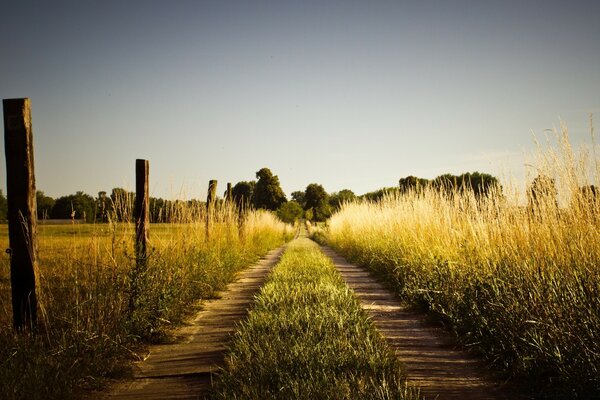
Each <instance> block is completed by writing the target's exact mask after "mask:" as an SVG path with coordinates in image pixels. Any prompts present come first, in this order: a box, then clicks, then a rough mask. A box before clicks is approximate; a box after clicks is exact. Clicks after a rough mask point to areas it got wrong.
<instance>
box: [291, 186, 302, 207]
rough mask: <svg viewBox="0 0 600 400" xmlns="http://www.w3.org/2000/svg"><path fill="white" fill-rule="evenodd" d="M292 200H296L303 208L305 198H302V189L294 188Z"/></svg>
mask: <svg viewBox="0 0 600 400" xmlns="http://www.w3.org/2000/svg"><path fill="white" fill-rule="evenodd" d="M292 200H294V201H296V202H297V203H298V204H300V205H301V206H302V208H304V203H305V198H304V192H303V191H301V190H296V191H295V192H292Z"/></svg>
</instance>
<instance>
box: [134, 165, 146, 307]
mask: <svg viewBox="0 0 600 400" xmlns="http://www.w3.org/2000/svg"><path fill="white" fill-rule="evenodd" d="M149 172H150V165H149V163H148V160H140V159H138V160H135V209H134V216H135V270H134V271H133V273H132V276H131V293H130V297H129V312H130V313H133V312H134V310H135V303H136V301H137V297H138V295H139V290H140V288H139V286H140V284H139V279H140V276H141V273H142V272H143V271H144V270H145V269H146V267H147V265H148V253H147V249H148V237H149V232H150V210H149V192H150V191H149V183H148V177H149Z"/></svg>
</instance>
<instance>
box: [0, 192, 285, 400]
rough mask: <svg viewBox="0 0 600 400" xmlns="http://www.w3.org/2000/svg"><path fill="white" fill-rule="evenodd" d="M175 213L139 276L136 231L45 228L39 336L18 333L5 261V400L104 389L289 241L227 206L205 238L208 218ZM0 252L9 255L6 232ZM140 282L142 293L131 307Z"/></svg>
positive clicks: (1, 287)
mask: <svg viewBox="0 0 600 400" xmlns="http://www.w3.org/2000/svg"><path fill="white" fill-rule="evenodd" d="M170 211H171V212H173V211H174V210H170ZM175 211H176V212H178V214H177V215H179V217H180V218H178V221H179V222H178V223H173V224H152V225H151V227H150V246H149V256H148V267H147V268H146V269H145V270H144V271H141V272H140V273H139V274H138V275H137V276H133V273H132V271H134V266H135V256H134V250H133V249H134V226H133V224H132V223H126V222H125V223H122V222H120V223H114V222H110V223H108V224H96V225H91V224H83V225H67V226H51V225H47V226H45V225H40V226H39V289H38V290H39V293H40V295H39V300H40V302H39V303H40V304H39V306H40V310H41V313H40V314H41V316H40V330H39V334H38V335H34V336H28V335H15V334H14V333H13V330H12V322H11V318H12V310H11V306H10V278H9V259H8V256H4V257H2V261H1V264H0V360H2V361H0V398H6V399H12V398H14V399H20V398H23V399H24V398H27V399H38V398H39V399H46V398H68V397H74V396H75V397H76V396H77V395H78V394H79V393H80V392H81V390H85V389H91V388H98V387H101V386H102V384H103V382H104V380H105V378H106V377H111V376H115V375H120V374H122V373H126V368H125V369H123V362H125V364H126V363H127V360H129V359H135V358H136V354H135V352H136V349H137V348H138V347H139V345H140V343H144V342H148V341H156V340H164V339H165V338H167V336H168V330H169V327H170V326H172V325H174V324H177V323H179V322H181V321H182V319H183V318H184V317H185V316H186V315H187V314H189V313H190V312H191V311H193V310H194V307H195V306H194V305H193V304H194V303H195V302H196V301H197V300H200V299H202V298H207V297H210V296H213V295H214V293H215V291H216V290H219V289H221V288H223V287H224V285H225V284H227V283H228V282H230V281H231V280H232V279H233V278H234V276H235V273H236V272H237V271H239V270H240V269H241V268H243V267H244V266H247V265H249V264H251V263H252V262H253V261H255V260H256V259H257V258H258V257H259V256H260V255H262V254H264V253H266V252H267V251H268V250H269V249H271V248H273V247H276V246H278V245H280V244H282V243H283V242H284V241H286V240H288V239H290V238H291V236H292V232H291V229H290V228H291V227H289V226H287V225H284V224H283V223H281V222H279V220H277V219H276V218H275V217H274V216H273V215H272V214H270V213H266V212H262V211H251V212H248V213H245V214H243V215H244V218H243V221H240V220H239V217H238V213H237V211H236V210H234V209H232V208H230V207H225V206H222V207H219V208H218V209H217V210H216V211H215V214H214V216H213V221H212V223H211V224H210V228H209V238H207V237H206V225H205V223H204V220H205V218H204V215H205V214H204V210H201V209H197V208H196V209H190V208H186V206H185V205H184V204H183V203H181V204H179V206H178V210H175ZM127 212H130V210H125V211H124V213H127ZM172 215H173V214H172ZM0 246H5V248H6V247H8V240H7V228H6V226H1V227H0ZM133 281H135V282H136V285H137V286H138V287H139V288H140V290H139V295H138V296H136V297H135V298H134V299H133V301H132V300H131V290H130V288H131V284H132V282H133ZM132 305H133V307H132Z"/></svg>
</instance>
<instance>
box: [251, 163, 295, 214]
mask: <svg viewBox="0 0 600 400" xmlns="http://www.w3.org/2000/svg"><path fill="white" fill-rule="evenodd" d="M256 178H257V179H258V181H257V182H256V186H255V188H254V198H253V203H254V208H256V209H259V208H263V209H266V210H271V211H275V210H277V209H278V208H279V207H281V205H282V204H283V203H285V202H286V201H287V199H286V198H285V194H284V193H283V190H281V186H280V184H279V178H278V177H277V175H273V173H272V172H271V170H270V169H269V168H262V169H261V170H260V171H258V172H257V173H256Z"/></svg>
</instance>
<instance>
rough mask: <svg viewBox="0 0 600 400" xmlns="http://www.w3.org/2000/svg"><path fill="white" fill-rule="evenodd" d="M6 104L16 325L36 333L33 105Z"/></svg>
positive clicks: (21, 101) (21, 102)
mask: <svg viewBox="0 0 600 400" xmlns="http://www.w3.org/2000/svg"><path fill="white" fill-rule="evenodd" d="M2 105H3V109H4V150H5V153H6V184H7V185H6V186H7V187H6V189H7V190H6V195H7V202H8V238H9V246H10V249H9V250H8V252H9V253H10V255H11V257H10V282H11V287H12V308H13V325H14V328H15V329H16V330H17V331H19V332H21V331H23V330H24V329H31V330H32V331H33V330H34V329H35V328H36V326H37V297H36V276H37V237H36V234H37V232H36V230H37V226H36V225H37V207H36V201H35V173H34V164H33V134H32V130H31V102H30V100H29V99H28V98H23V99H4V100H3V101H2Z"/></svg>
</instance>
